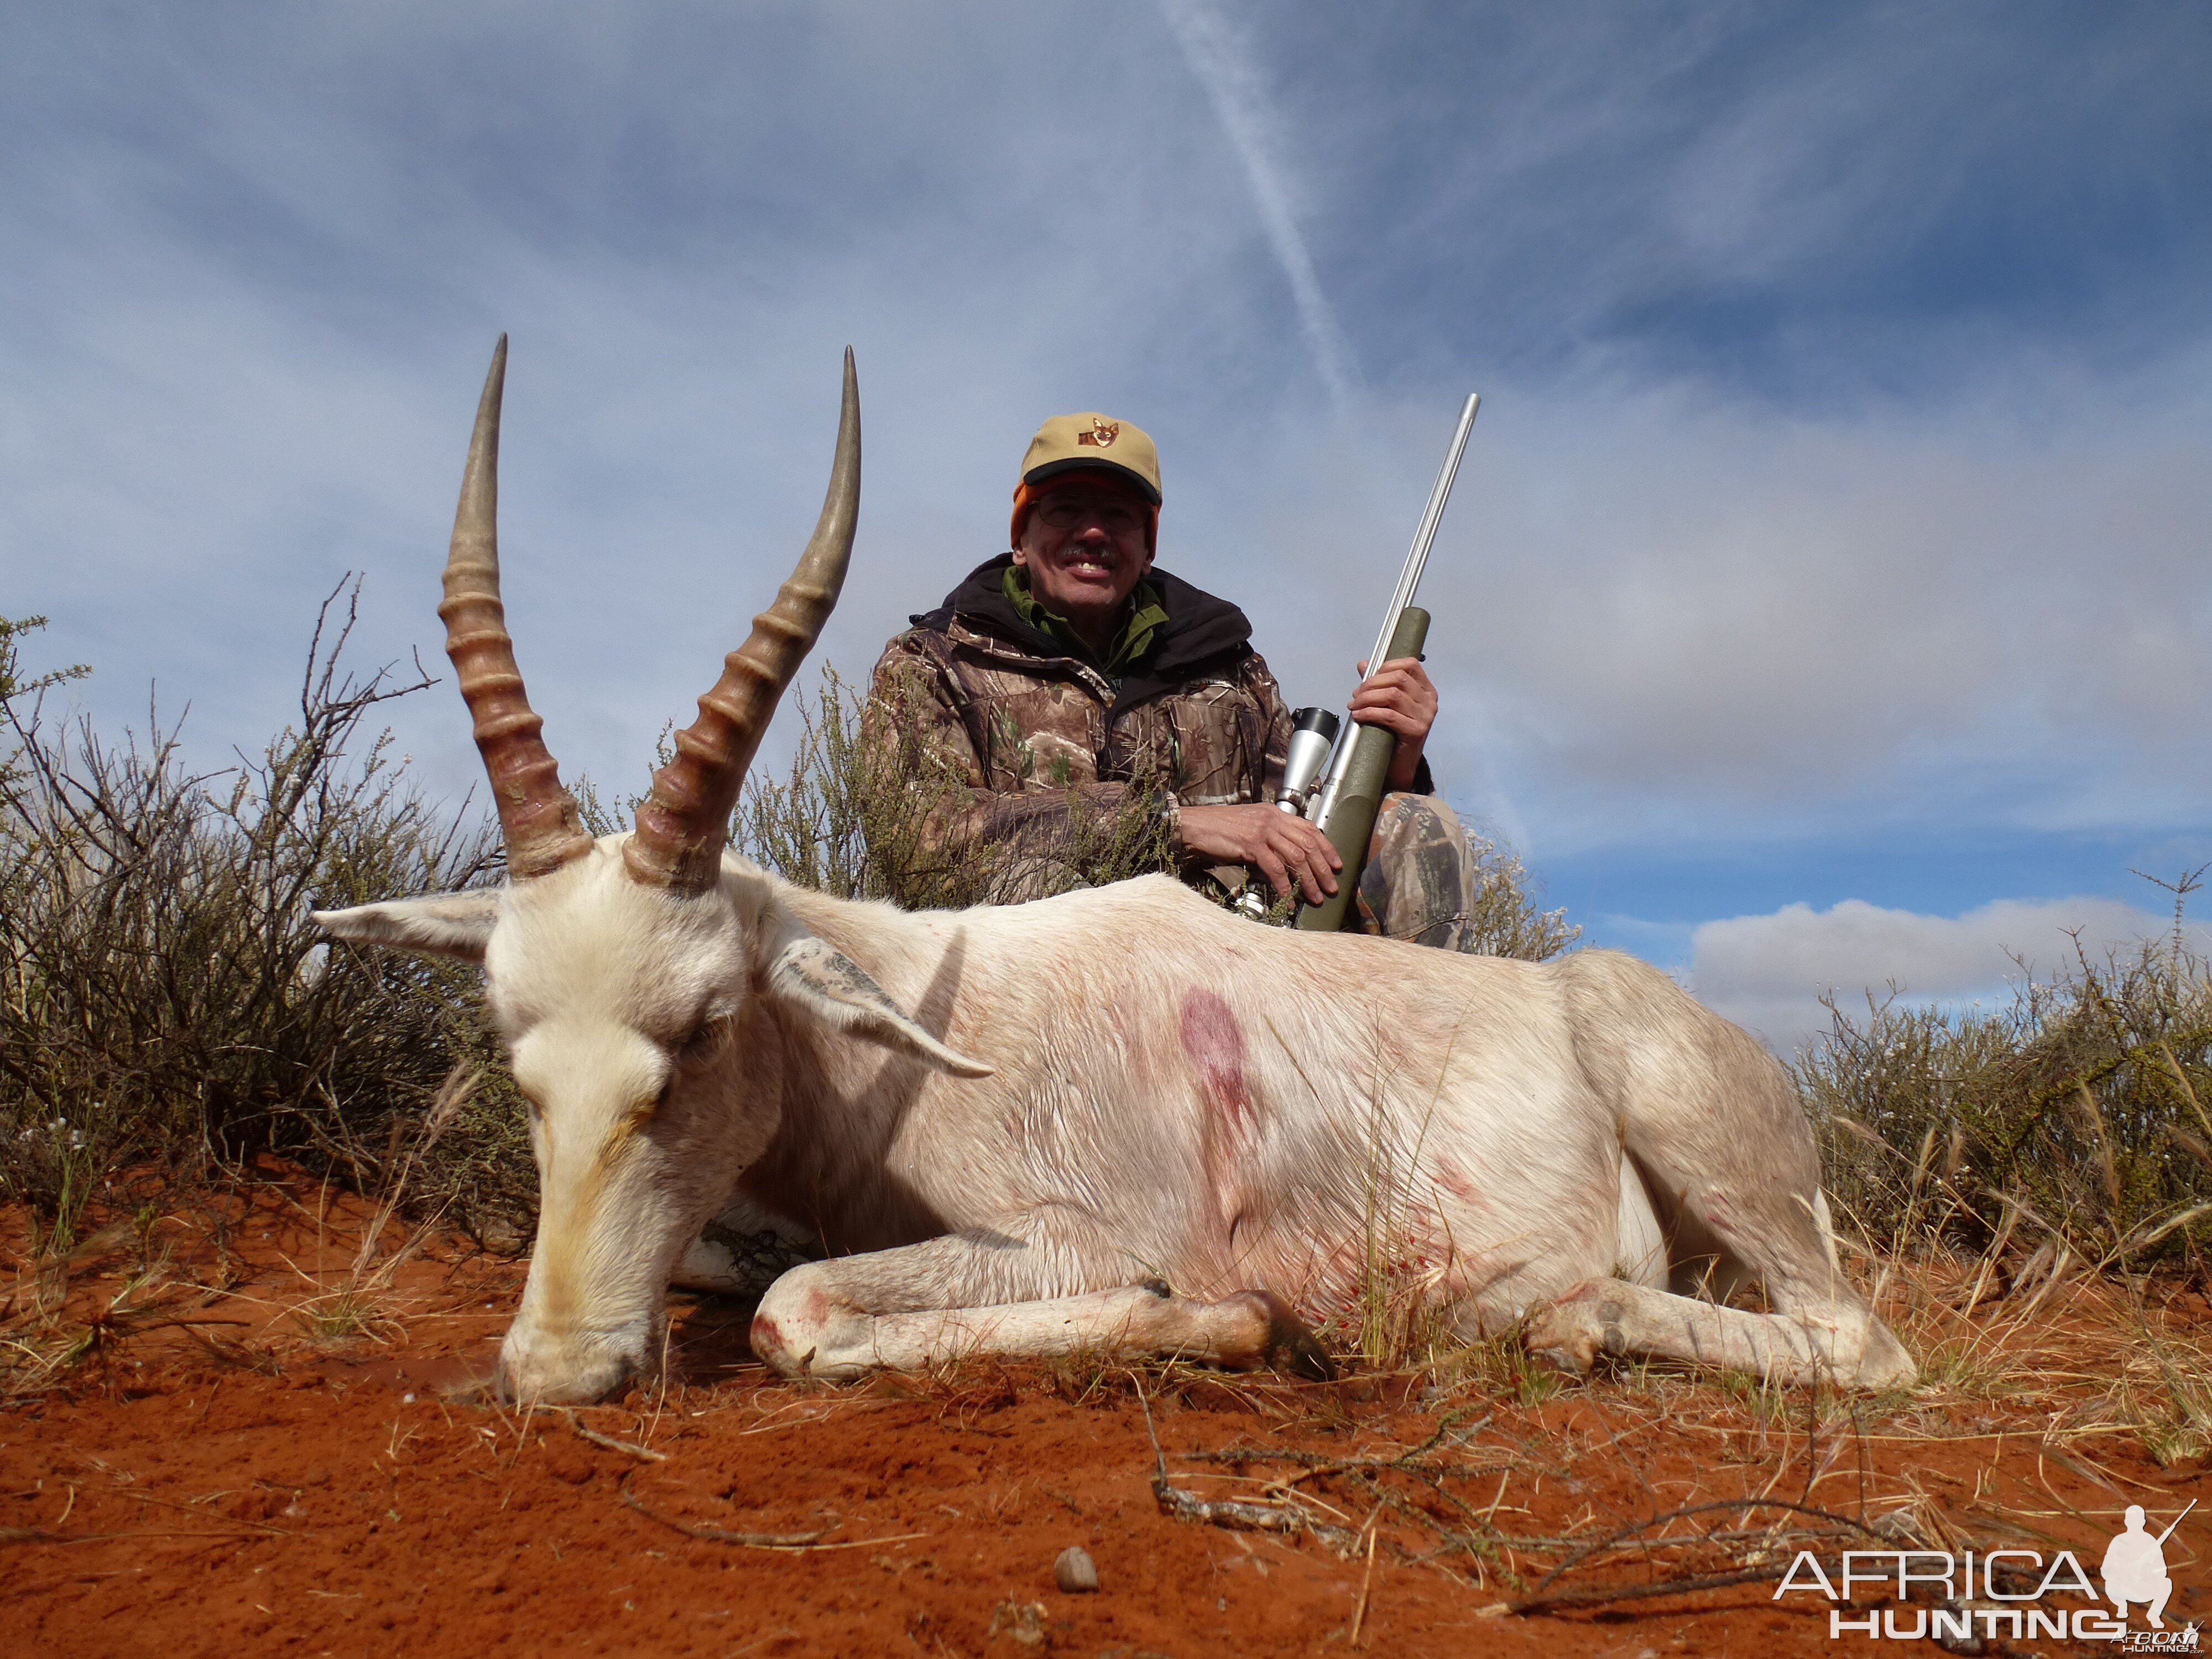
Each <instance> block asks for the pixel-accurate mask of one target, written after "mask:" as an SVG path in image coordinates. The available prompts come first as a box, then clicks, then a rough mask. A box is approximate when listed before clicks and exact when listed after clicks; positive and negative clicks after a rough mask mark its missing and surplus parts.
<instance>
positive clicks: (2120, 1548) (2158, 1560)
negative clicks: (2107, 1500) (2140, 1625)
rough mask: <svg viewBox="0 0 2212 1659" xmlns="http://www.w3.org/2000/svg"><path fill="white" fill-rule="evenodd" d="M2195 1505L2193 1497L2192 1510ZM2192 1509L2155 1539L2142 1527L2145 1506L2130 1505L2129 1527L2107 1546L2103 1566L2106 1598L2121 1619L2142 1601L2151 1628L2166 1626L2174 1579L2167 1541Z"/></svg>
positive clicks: (2178, 1516) (2162, 1628) (2191, 1500)
mask: <svg viewBox="0 0 2212 1659" xmlns="http://www.w3.org/2000/svg"><path fill="white" fill-rule="evenodd" d="M2196 1507H2197V1500H2196V1499H2195V1498H2191V1499H2190V1500H2189V1510H2193V1509H2195V1508H2196ZM2189 1510H2182V1512H2181V1515H2177V1516H2174V1517H2173V1520H2172V1523H2171V1524H2170V1525H2169V1526H2168V1527H2167V1528H2166V1530H2165V1531H2164V1532H2162V1533H2160V1534H2159V1535H2158V1536H2157V1537H2155V1538H2154V1537H2152V1536H2151V1535H2150V1534H2148V1532H2146V1531H2144V1530H2143V1520H2144V1516H2143V1510H2142V1504H2129V1505H2128V1513H2127V1522H2128V1529H2127V1530H2126V1531H2125V1532H2124V1533H2122V1534H2120V1535H2119V1536H2118V1537H2117V1538H2115V1539H2114V1540H2112V1542H2111V1543H2110V1544H2108V1545H2106V1547H2105V1561H2104V1565H2103V1568H2102V1569H2101V1571H2102V1574H2103V1577H2104V1580H2105V1599H2106V1601H2110V1602H2111V1603H2112V1606H2113V1607H2116V1608H2117V1609H2118V1611H2119V1615H2120V1617H2121V1618H2123V1619H2124V1618H2126V1617H2127V1616H2128V1603H2129V1602H2130V1601H2141V1602H2142V1604H2143V1617H2144V1618H2146V1619H2148V1620H2149V1621H2150V1627H2151V1628H2152V1629H2153V1630H2164V1629H2165V1628H2166V1620H2164V1619H2162V1618H2161V1617H2160V1614H2161V1613H2164V1612H2165V1611H2166V1597H2167V1596H2169V1595H2172V1594H2173V1580H2172V1579H2171V1578H2168V1577H2166V1540H2167V1539H2169V1538H2171V1537H2172V1536H2173V1528H2175V1527H2178V1526H2179V1525H2180V1524H2181V1520H2182V1516H2185V1515H2187V1514H2188V1513H2189Z"/></svg>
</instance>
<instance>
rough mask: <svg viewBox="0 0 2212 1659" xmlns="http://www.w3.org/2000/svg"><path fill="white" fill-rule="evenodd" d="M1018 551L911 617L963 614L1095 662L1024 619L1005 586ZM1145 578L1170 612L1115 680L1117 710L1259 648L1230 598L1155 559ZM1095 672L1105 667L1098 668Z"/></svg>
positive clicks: (1031, 644)
mask: <svg viewBox="0 0 2212 1659" xmlns="http://www.w3.org/2000/svg"><path fill="white" fill-rule="evenodd" d="M1012 562H1013V555H1012V554H1011V553H1001V554H1000V555H999V556H998V557H996V558H994V559H987V560H985V561H984V562H982V563H981V564H979V565H977V566H976V567H975V569H973V570H971V571H969V573H968V574H967V575H966V576H965V577H964V578H963V579H962V580H961V582H960V584H959V586H957V587H955V588H954V589H953V590H952V591H951V592H950V593H948V594H946V595H945V603H944V604H943V605H939V607H938V608H937V609H936V610H934V611H927V612H926V613H924V614H923V615H921V616H918V617H910V618H908V620H909V621H911V622H912V623H913V624H914V625H915V627H916V628H927V629H933V630H934V631H935V632H937V633H940V634H942V633H946V632H948V631H950V629H951V626H952V623H953V622H954V619H955V618H957V619H958V621H959V622H960V623H962V624H963V625H964V627H965V628H966V629H967V630H969V631H970V632H973V633H975V634H980V635H987V636H989V637H991V638H994V639H997V640H1000V641H1004V642H1005V643H1006V644H1007V645H1010V646H1012V647H1015V648H1016V649H1017V650H1018V651H1019V652H1020V653H1022V654H1023V655H1024V656H1027V657H1030V658H1032V659H1036V658H1042V659H1046V660H1048V661H1053V662H1068V663H1073V664H1074V665H1076V666H1078V667H1082V668H1089V667H1090V665H1088V664H1085V662H1083V660H1082V659H1080V658H1079V657H1077V656H1075V655H1073V653H1070V652H1069V650H1068V648H1067V647H1066V646H1065V645H1063V644H1062V643H1060V641H1058V640H1055V639H1054V638H1053V637H1052V635H1049V634H1047V633H1045V632H1044V631H1043V630H1042V629H1037V628H1033V627H1031V626H1030V624H1029V623H1026V622H1024V621H1023V620H1022V617H1021V616H1020V615H1019V613H1018V612H1017V611H1015V609H1014V607H1013V605H1012V603H1011V602H1010V601H1009V600H1008V599H1007V598H1006V591H1005V586H1004V583H1005V579H1006V567H1007V566H1008V565H1010V564H1012ZM1145 580H1146V581H1148V582H1150V583H1151V584H1152V586H1153V587H1155V588H1156V589H1158V592H1159V595H1160V602H1161V605H1162V606H1163V608H1164V609H1165V610H1166V611H1167V613H1168V619H1167V621H1166V622H1165V623H1163V624H1162V625H1161V626H1160V628H1159V629H1158V632H1157V633H1156V634H1155V635H1154V636H1153V640H1152V648H1151V649H1150V650H1148V651H1146V653H1145V654H1144V655H1143V656H1142V657H1140V658H1139V659H1137V660H1136V661H1135V662H1133V663H1131V664H1130V665H1129V666H1128V668H1127V671H1125V672H1124V673H1123V674H1122V676H1121V678H1120V680H1119V681H1118V682H1115V683H1113V684H1114V685H1115V698H1114V712H1115V713H1117V714H1118V713H1120V712H1121V710H1123V709H1125V708H1133V707H1134V706H1135V705H1136V704H1138V703H1140V702H1147V701H1149V700H1150V699H1151V698H1153V697H1156V696H1159V695H1160V694H1161V693H1162V692H1164V691H1170V690H1174V689H1175V688H1176V687H1177V686H1180V685H1183V684H1188V682H1189V681H1191V680H1193V679H1195V678H1199V677H1200V675H1201V674H1202V673H1204V672H1206V671H1216V672H1219V671H1225V670H1227V669H1230V668H1233V667H1234V666H1235V665H1237V664H1238V663H1240V662H1242V661H1243V659H1245V658H1246V657H1248V656H1249V655H1251V653H1252V624H1251V623H1250V622H1249V621H1248V620H1247V619H1246V618H1245V615H1244V613H1243V611H1240V610H1238V609H1237V607H1236V606H1235V605H1231V604H1230V603H1229V601H1228V600H1226V599H1216V598H1215V597H1214V596H1213V595H1212V594H1211V593H1208V592H1206V591H1205V590H1204V589H1203V588H1198V587H1194V586H1191V585H1190V584H1189V583H1188V582H1187V581H1185V580H1182V578H1181V577H1179V576H1176V575H1172V574H1170V573H1169V572H1167V571H1164V570H1163V569H1161V568H1159V567H1158V566H1157V565H1155V566H1153V568H1152V570H1151V571H1150V572H1149V573H1148V574H1146V578H1145ZM1090 671H1091V675H1093V676H1095V675H1096V674H1097V670H1096V669H1095V668H1093V669H1091V670H1090Z"/></svg>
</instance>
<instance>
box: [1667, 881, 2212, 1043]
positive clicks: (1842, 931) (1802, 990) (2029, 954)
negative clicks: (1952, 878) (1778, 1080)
mask: <svg viewBox="0 0 2212 1659" xmlns="http://www.w3.org/2000/svg"><path fill="white" fill-rule="evenodd" d="M2171 928H2172V918H2171V917H2170V916H2159V915H2152V914H2151V913H2149V912H2148V911H2145V910H2142V909H2138V908H2136V907H2135V906H2133V905H2130V904H2126V903H2123V902H2120V901H2119V900H2118V899H2108V898H2070V899H2052V900H2034V901H2029V900H2021V899H2002V900H2000V901H1998V902H1996V903H1993V904H1985V905H1984V906H1982V907H1981V908H1978V909H1976V910H1971V911H1969V912H1967V913H1966V915H1960V916H1936V915H1921V914H1918V913H1917V912H1914V911H1911V910H1892V909H1884V908H1881V907H1880V906H1878V905H1873V904H1868V903H1866V902H1863V901H1862V900H1859V899H1846V900H1844V902H1841V903H1839V904H1837V905H1834V906H1832V907H1831V908H1828V909H1826V910H1815V909H1814V908H1812V907H1811V906H1809V905H1805V904H1789V905H1784V907H1783V908H1781V909H1779V910H1777V911H1775V912H1773V913H1772V914H1771V915H1763V916H1736V917H1733V918H1730V919H1729V920H1727V921H1708V922H1705V923H1704V924H1702V925H1701V926H1699V927H1698V928H1697V929H1696V930H1695V931H1694V933H1692V935H1691V951H1692V956H1691V963H1690V969H1689V973H1688V978H1689V981H1690V987H1691V989H1692V990H1693V991H1694V992H1696V994H1698V996H1699V999H1700V1000H1703V1001H1704V1002H1705V1003H1706V1004H1707V1005H1708V1006H1711V1007H1712V1008H1715V1009H1717V1010H1718V1011H1719V1012H1722V1013H1723V1014H1726V1015H1727V1016H1728V1017H1729V1018H1731V1019H1733V1020H1735V1021H1736V1022H1737V1023H1738V1024H1741V1025H1743V1026H1745V1027H1746V1028H1747V1029H1748V1030H1753V1031H1755V1032H1757V1033H1758V1034H1759V1036H1762V1037H1764V1038H1765V1040H1766V1041H1767V1042H1768V1043H1769V1045H1770V1046H1771V1047H1772V1048H1775V1049H1776V1050H1777V1051H1778V1053H1781V1054H1790V1053H1792V1052H1794V1051H1795V1050H1796V1048H1798V1047H1799V1046H1800V1045H1801V1044H1802V1042H1804V1041H1805V1039H1806V1038H1807V1037H1808V1036H1811V1035H1812V1034H1814V1032H1817V1031H1820V1030H1826V1028H1827V1024H1828V1019H1827V1016H1826V1012H1824V1011H1823V1010H1822V1008H1821V1007H1820V995H1821V994H1822V993H1823V992H1828V993H1832V994H1834V995H1835V997H1836V999H1837V1000H1838V1003H1839V1005H1840V1006H1842V1007H1843V1008H1844V1010H1845V1012H1850V1011H1852V1010H1855V1009H1859V1010H1863V1008H1864V1006H1865V1001H1864V998H1865V994H1867V993H1869V992H1871V993H1873V994H1874V995H1875V997H1876V999H1877V1000H1880V999H1881V998H1882V997H1885V996H1887V995H1889V994H1891V993H1892V992H1894V993H1895V994H1897V995H1899V996H1900V997H1902V998H1905V999H1906V1000H1911V1001H1914V1002H1943V1003H1962V1002H1972V1001H1974V1000H1981V1001H1984V1002H1986V1003H1990V1004H1991V1005H1998V1004H2003V1003H2006V1002H2008V1001H2009V1000H2010V988H2009V987H2010V986H2011V985H2012V984H2013V983H2015V982H2016V981H2021V980H2022V979H2047V978H2049V977H2051V975H2053V974H2055V973H2058V972H2061V971H2063V970H2064V969H2066V968H2067V967H2068V966H2069V964H2071V963H2074V962H2075V951H2076V948H2077V945H2078V948H2079V949H2080V950H2081V951H2082V952H2084V953H2086V954H2087V957H2088V958H2089V960H2090V961H2092V962H2100V961H2102V960H2103V959H2104V957H2106V953H2107V952H2110V951H2117V952H2118V953H2120V954H2122V955H2130V954H2132V953H2133V952H2134V951H2135V950H2136V948H2137V947H2138V946H2139V945H2141V944H2142V942H2144V941H2146V940H2158V939H2162V938H2165V937H2167V936H2169V935H2170V931H2171ZM2185 938H2186V939H2187V941H2188V942H2189V944H2190V945H2191V948H2193V949H2195V950H2197V951H2200V952H2202V951H2204V950H2205V948H2206V946H2207V945H2208V944H2212V931H2208V930H2207V929H2206V928H2205V927H2202V926H2197V927H2190V928H2188V929H2187V930H2186V933H2185Z"/></svg>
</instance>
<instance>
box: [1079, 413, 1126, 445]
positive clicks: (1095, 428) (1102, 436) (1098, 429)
mask: <svg viewBox="0 0 2212 1659" xmlns="http://www.w3.org/2000/svg"><path fill="white" fill-rule="evenodd" d="M1120 436H1121V422H1119V421H1102V420H1100V419H1099V418H1098V417H1097V416H1096V415H1094V416H1091V430H1090V431H1088V432H1079V433H1077V434H1076V435H1075V441H1076V442H1077V443H1079V444H1088V445H1089V446H1090V447H1091V448H1093V449H1111V448H1113V447H1114V440H1115V439H1116V438H1118V437H1120Z"/></svg>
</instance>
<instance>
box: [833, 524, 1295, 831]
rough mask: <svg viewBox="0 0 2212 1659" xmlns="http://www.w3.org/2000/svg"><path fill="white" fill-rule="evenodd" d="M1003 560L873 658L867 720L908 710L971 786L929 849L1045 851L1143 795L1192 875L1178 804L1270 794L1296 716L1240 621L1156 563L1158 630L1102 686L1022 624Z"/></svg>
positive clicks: (947, 812)
mask: <svg viewBox="0 0 2212 1659" xmlns="http://www.w3.org/2000/svg"><path fill="white" fill-rule="evenodd" d="M1006 564H1007V556H1006V555H1005V554H1001V555H1000V556H998V557H997V558H995V559H993V560H991V561H990V562H987V563H986V564H984V565H981V566H980V567H979V568H977V569H975V571H974V572H973V573H971V574H969V577H968V578H967V580H964V581H963V582H962V583H961V584H960V586H958V587H957V588H955V589H954V590H953V591H952V592H951V593H950V594H949V595H947V596H946V599H945V603H944V605H941V606H939V608H938V609H937V610H935V611H930V612H929V613H928V614H927V615H926V616H919V617H914V618H913V619H912V620H913V623H914V626H913V627H911V628H910V629H908V630H907V631H906V632H905V633H903V634H901V635H898V636H897V637H896V639H894V640H892V641H891V642H890V644H889V645H888V646H886V647H884V654H883V657H882V659H880V660H879V661H878V663H877V664H876V671H875V678H874V683H873V685H872V689H871V693H870V705H869V719H870V720H871V721H872V722H876V723H878V735H879V736H880V734H881V732H882V731H883V729H884V728H883V727H882V726H881V725H880V722H883V721H885V720H890V719H891V718H893V717H894V711H900V712H902V714H903V715H904V717H905V718H907V719H909V720H913V721H914V722H915V726H917V727H918V728H919V732H920V735H921V740H922V741H923V742H924V743H925V744H927V745H928V747H929V748H930V749H931V750H933V751H934V752H935V754H936V756H937V757H939V758H941V759H943V760H944V761H945V763H946V764H947V766H948V769H953V770H955V772H956V775H959V776H963V777H964V778H965V780H966V783H967V788H966V790H965V791H964V792H963V793H959V794H957V796H956V798H955V799H953V800H952V801H951V804H950V805H947V806H944V807H940V808H939V810H938V813H937V819H938V821H937V822H936V823H933V825H932V826H931V839H932V840H933V841H934V842H939V843H940V844H941V845H943V846H945V848H947V850H948V851H954V852H957V850H958V849H959V848H961V847H962V846H963V845H973V844H975V843H976V842H983V841H989V840H996V839H1001V838H1008V837H1015V836H1036V837H1037V838H1038V839H1039V840H1040V841H1048V840H1049V839H1050V838H1051V837H1052V836H1054V833H1055V832H1056V831H1059V830H1061V829H1064V828H1065V827H1066V825H1067V824H1068V823H1070V822H1071V821H1072V820H1073V819H1074V818H1076V817H1079V816H1086V815H1087V816H1090V817H1093V818H1094V819H1095V818H1096V817H1102V816H1110V815H1113V814H1117V813H1120V812H1121V811H1126V810H1128V809H1129V808H1131V807H1132V806H1133V805H1135V803H1134V802H1133V800H1132V799H1131V797H1132V793H1133V792H1141V793H1143V794H1144V796H1145V797H1146V799H1150V800H1151V801H1152V803H1154V810H1155V811H1158V812H1159V813H1161V814H1163V815H1164V817H1165V818H1166V820H1167V823H1166V828H1167V830H1168V840H1169V851H1170V854H1171V855H1172V856H1173V857H1174V858H1175V859H1176V862H1177V864H1178V865H1179V866H1187V865H1188V860H1187V859H1186V858H1185V856H1184V854H1183V851H1182V846H1181V843H1180V842H1179V841H1178V840H1177V839H1176V836H1175V816H1174V815H1175V810H1176V808H1178V807H1182V806H1201V805H1225V804H1235V803H1242V802H1250V801H1272V800H1273V799H1274V798H1275V792H1276V788H1277V786H1278V785H1279V783H1280V781H1281V780H1282V775H1283V756H1284V750H1285V746H1286V745H1287V744H1288V743H1289V741H1290V732H1291V716H1290V711H1289V710H1288V709H1287V708H1285V706H1284V703H1283V696H1282V693H1281V691H1280V690H1278V689H1277V687H1276V684H1275V678H1274V676H1273V675H1272V674H1270V673H1269V672H1268V671H1267V663H1266V662H1265V661H1264V660H1262V659H1261V656H1260V653H1258V652H1256V651H1255V650H1253V648H1252V645H1251V639H1250V635H1251V624H1250V623H1249V622H1247V621H1246V620H1245V617H1244V613H1243V611H1240V610H1238V609H1237V607H1236V606H1235V605H1231V604H1229V603H1228V602H1227V601H1226V600H1225V599H1216V598H1214V597H1213V596H1212V594H1210V593H1206V592H1200V590H1199V589H1197V588H1195V587H1193V586H1191V585H1190V584H1189V583H1188V582H1185V581H1182V580H1178V579H1177V578H1176V577H1174V576H1171V575H1170V574H1168V573H1167V572H1165V571H1164V570H1158V569H1155V570H1154V571H1152V573H1151V574H1150V575H1149V576H1148V577H1147V578H1146V580H1149V581H1150V582H1151V583H1152V585H1153V586H1155V587H1156V588H1158V590H1159V592H1160V595H1161V599H1162V600H1163V603H1164V606H1165V609H1166V611H1167V612H1168V621H1167V623H1165V624H1164V625H1163V626H1162V627H1161V628H1160V629H1158V634H1157V635H1156V636H1155V638H1154V639H1153V641H1152V645H1151V647H1149V648H1148V649H1147V650H1146V653H1145V654H1144V655H1143V656H1142V657H1140V658H1139V659H1137V661H1136V662H1134V663H1133V664H1132V665H1129V667H1128V668H1127V671H1125V672H1124V673H1123V674H1122V675H1121V677H1120V678H1118V679H1110V678H1108V677H1107V676H1106V675H1105V674H1103V673H1102V672H1101V671H1099V670H1098V669H1097V667H1096V666H1095V665H1092V664H1091V662H1089V661H1087V660H1085V659H1084V658H1082V657H1081V656H1079V655H1078V654H1075V653H1073V652H1071V650H1070V649H1069V647H1067V646H1066V645H1064V644H1062V643H1060V641H1056V640H1054V638H1053V637H1052V636H1051V635H1048V634H1045V633H1043V632H1042V631H1040V630H1039V629H1036V628H1033V627H1031V626H1030V624H1029V623H1025V622H1024V621H1023V620H1022V619H1021V617H1020V616H1019V615H1018V614H1017V612H1016V611H1015V610H1014V607H1013V605H1012V604H1011V603H1010V602H1009V601H1008V600H1007V599H1006V595H1005V592H1003V590H1002V587H1001V584H1000V578H1001V577H1002V575H1003V574H1004V573H1005V570H1006Z"/></svg>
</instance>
